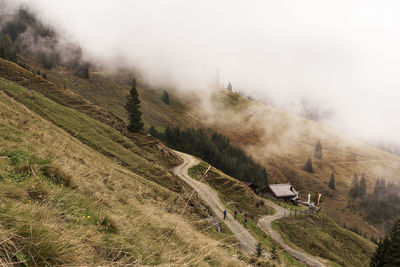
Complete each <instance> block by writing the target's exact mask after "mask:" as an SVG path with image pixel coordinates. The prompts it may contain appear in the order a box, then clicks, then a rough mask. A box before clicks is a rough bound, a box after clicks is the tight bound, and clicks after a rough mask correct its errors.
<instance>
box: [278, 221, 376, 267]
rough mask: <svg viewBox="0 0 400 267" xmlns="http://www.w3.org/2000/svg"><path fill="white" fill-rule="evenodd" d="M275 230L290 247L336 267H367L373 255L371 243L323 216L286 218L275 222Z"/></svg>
mask: <svg viewBox="0 0 400 267" xmlns="http://www.w3.org/2000/svg"><path fill="white" fill-rule="evenodd" d="M274 227H275V228H277V229H278V230H279V231H280V232H281V233H282V234H283V237H284V239H285V240H286V241H288V243H289V244H290V245H291V246H292V247H295V248H297V249H298V248H301V249H303V250H304V251H306V252H308V253H310V254H311V255H315V256H319V257H322V258H325V259H329V260H330V261H332V262H334V263H337V264H338V265H339V266H369V265H368V263H369V261H368V259H369V258H370V256H371V255H372V253H373V252H374V251H375V245H374V244H373V243H371V242H370V241H368V240H366V239H364V238H362V237H360V236H359V235H357V234H355V233H353V232H351V231H349V230H346V229H343V228H341V227H340V226H339V225H337V224H336V223H335V222H334V221H333V220H332V219H330V218H328V217H327V216H325V215H322V214H318V215H313V216H307V217H301V218H299V217H297V218H295V217H290V218H285V219H282V220H279V221H276V222H275V223H274Z"/></svg>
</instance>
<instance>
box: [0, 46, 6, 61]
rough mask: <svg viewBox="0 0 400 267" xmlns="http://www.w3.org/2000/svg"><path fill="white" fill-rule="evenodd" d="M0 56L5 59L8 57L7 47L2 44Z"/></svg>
mask: <svg viewBox="0 0 400 267" xmlns="http://www.w3.org/2000/svg"><path fill="white" fill-rule="evenodd" d="M0 57H1V58H4V59H5V58H6V49H5V48H4V46H2V45H0Z"/></svg>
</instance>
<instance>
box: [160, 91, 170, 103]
mask: <svg viewBox="0 0 400 267" xmlns="http://www.w3.org/2000/svg"><path fill="white" fill-rule="evenodd" d="M161 101H162V102H164V103H165V104H167V105H169V94H168V92H167V91H166V90H164V92H163V94H162V96H161Z"/></svg>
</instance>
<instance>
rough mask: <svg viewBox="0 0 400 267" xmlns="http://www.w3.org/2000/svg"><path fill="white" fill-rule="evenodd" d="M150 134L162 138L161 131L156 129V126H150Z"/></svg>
mask: <svg viewBox="0 0 400 267" xmlns="http://www.w3.org/2000/svg"><path fill="white" fill-rule="evenodd" d="M149 134H151V135H152V136H154V137H156V138H160V133H159V132H158V131H157V130H156V128H154V126H151V127H150V130H149Z"/></svg>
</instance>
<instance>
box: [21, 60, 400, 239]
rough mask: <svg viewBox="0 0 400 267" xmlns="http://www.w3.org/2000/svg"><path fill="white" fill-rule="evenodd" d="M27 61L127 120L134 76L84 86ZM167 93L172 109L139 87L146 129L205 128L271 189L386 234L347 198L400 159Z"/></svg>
mask: <svg viewBox="0 0 400 267" xmlns="http://www.w3.org/2000/svg"><path fill="white" fill-rule="evenodd" d="M24 60H25V61H24V62H25V63H26V64H28V65H29V66H30V67H31V69H40V71H41V72H46V74H47V77H48V78H47V79H48V80H50V81H52V82H54V83H55V84H59V85H60V88H61V87H62V86H63V85H64V84H65V85H66V87H67V88H69V89H71V90H73V91H75V92H76V93H78V94H81V95H84V96H85V97H87V98H88V99H90V101H93V102H94V103H96V104H98V105H100V106H102V107H103V108H104V109H107V110H110V111H113V112H115V113H116V114H118V115H119V116H121V117H124V116H125V111H124V109H123V105H124V103H125V95H126V94H127V92H128V90H129V87H130V81H131V79H132V76H133V75H132V74H131V73H129V72H128V71H120V72H117V73H114V74H105V73H102V72H92V73H91V76H90V79H82V78H79V77H77V76H76V75H74V73H73V71H69V70H67V69H65V68H62V67H56V68H53V69H52V70H46V69H44V68H43V67H42V66H41V65H40V64H39V63H37V62H36V61H35V60H33V59H29V58H24ZM139 81H140V80H139ZM139 84H141V83H140V82H139ZM169 92H170V98H171V103H170V105H167V104H165V103H163V102H162V101H161V99H160V98H161V94H162V90H159V89H154V88H151V87H149V86H146V85H143V84H142V86H140V88H139V94H140V97H141V101H142V110H143V113H144V115H143V117H144V120H145V122H146V127H149V126H150V125H153V126H155V127H157V128H160V129H162V128H163V127H166V126H177V127H202V128H209V129H212V130H214V131H218V132H220V133H223V134H224V135H226V136H227V137H229V138H230V140H231V142H232V143H233V144H235V145H238V146H240V147H242V148H243V149H244V150H245V151H246V152H247V153H249V154H250V155H252V156H253V157H254V159H256V160H257V161H259V162H260V163H263V164H265V165H266V166H267V170H268V174H269V179H270V181H271V182H275V181H278V182H286V181H289V182H291V183H293V185H294V186H295V187H296V188H297V189H299V190H300V193H301V197H302V198H305V197H306V195H307V194H308V193H316V192H321V193H322V195H323V199H324V200H325V201H324V207H325V208H326V209H327V212H328V213H329V214H330V215H331V216H332V217H333V218H335V219H336V220H337V221H338V222H344V221H346V222H347V223H348V224H350V225H354V226H357V227H358V228H360V229H361V230H362V231H363V232H368V233H370V234H371V235H381V234H382V233H383V231H384V225H381V227H380V228H379V229H378V230H377V229H375V228H374V227H371V226H370V225H368V224H367V223H366V222H365V221H364V220H363V219H362V218H361V217H360V214H359V213H357V212H355V211H354V208H351V207H349V203H350V204H351V203H352V202H353V201H352V200H350V199H349V198H348V191H349V187H350V184H351V180H352V177H353V175H354V174H355V173H357V174H358V175H359V176H360V175H361V174H362V173H365V175H366V179H367V192H372V191H373V187H374V184H375V181H376V180H377V179H378V178H381V177H386V179H387V180H388V181H395V180H397V181H398V180H399V178H398V177H400V158H399V157H398V156H395V155H393V154H390V153H387V152H384V151H382V150H379V149H376V148H374V147H371V146H369V145H366V144H364V143H362V142H359V141H356V140H353V139H351V138H348V137H345V136H342V135H340V134H338V133H336V132H334V131H332V130H330V129H329V128H327V127H325V126H323V125H320V124H318V123H316V122H313V121H310V120H307V119H304V118H301V117H299V116H296V115H293V114H289V113H286V112H283V111H280V110H277V109H275V108H272V107H268V106H265V105H263V104H261V103H258V102H255V101H251V100H249V99H246V98H243V97H241V96H240V95H238V94H235V93H231V92H227V91H226V90H223V89H219V90H216V93H214V95H213V96H212V97H211V98H209V99H202V101H200V99H198V98H196V96H195V95H193V94H192V95H190V96H188V95H187V94H184V93H178V92H176V91H174V90H169ZM196 99H197V100H196ZM198 103H207V105H198ZM204 106H206V107H207V109H205V108H203V107H204ZM238 125H240V127H238ZM318 140H320V141H321V143H322V146H323V158H322V159H316V158H315V157H314V147H315V144H316V143H317V141H318ZM307 158H311V159H312V162H313V165H314V170H315V172H314V173H313V174H310V173H307V172H304V171H303V170H302V167H303V165H304V163H305V161H306V159H307ZM332 172H333V173H334V174H335V178H336V190H331V189H330V188H329V187H328V185H327V183H328V180H329V176H330V174H331V173H332ZM350 206H351V205H350Z"/></svg>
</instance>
